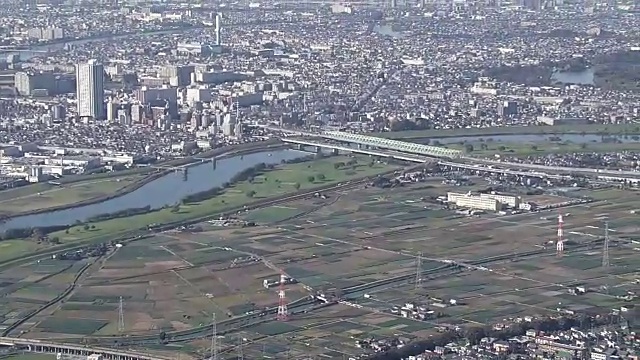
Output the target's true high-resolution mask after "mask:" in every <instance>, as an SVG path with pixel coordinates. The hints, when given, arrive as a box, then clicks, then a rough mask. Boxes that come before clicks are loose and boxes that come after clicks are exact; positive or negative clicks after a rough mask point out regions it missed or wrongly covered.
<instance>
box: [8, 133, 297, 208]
mask: <svg viewBox="0 0 640 360" xmlns="http://www.w3.org/2000/svg"><path fill="white" fill-rule="evenodd" d="M249 144H250V145H252V146H250V147H247V148H240V149H238V148H237V147H235V146H226V147H222V148H219V149H214V150H211V151H208V152H205V153H202V154H198V155H196V156H197V157H199V158H213V157H216V159H220V160H221V159H225V158H228V157H233V156H242V155H248V154H253V153H258V152H265V151H276V150H280V149H284V148H287V147H288V145H285V144H283V143H273V142H271V143H264V142H262V143H249ZM243 145H244V144H243ZM172 163H174V164H172ZM200 163H201V161H200V160H198V159H195V158H194V157H191V158H185V159H179V160H173V161H169V162H165V163H160V164H158V165H159V166H163V167H164V166H168V167H171V166H184V167H190V166H195V165H200ZM175 164H180V165H175ZM138 169H141V170H142V174H145V173H147V172H150V171H154V170H149V168H138ZM138 169H132V170H134V171H136V170H138ZM126 171H129V170H125V172H126ZM172 171H173V170H155V172H153V173H150V174H149V175H147V176H145V177H144V178H142V179H140V180H138V181H136V182H135V183H133V184H129V185H127V186H125V187H123V188H122V189H120V190H118V191H116V192H114V193H112V194H109V195H104V196H98V197H94V198H91V199H87V200H83V201H79V202H73V203H69V204H64V205H59V206H52V207H47V208H41V209H34V210H29V211H22V212H17V213H12V214H10V215H7V216H0V221H8V220H11V219H12V218H16V217H20V216H29V215H36V214H42V213H46V212H53V211H60V210H66V209H73V208H77V207H81V206H87V205H93V204H96V203H100V202H103V201H108V200H111V199H115V198H117V197H120V196H123V195H127V194H129V193H131V192H133V191H136V190H138V189H139V188H141V187H142V186H144V185H147V184H149V183H150V182H153V181H155V180H157V179H159V178H161V177H163V176H165V175H167V174H169V173H171V172H172ZM109 174H112V175H111V177H122V176H123V175H125V176H126V175H135V173H132V172H129V173H124V174H123V172H119V171H116V172H112V173H109ZM87 176H88V177H89V178H90V180H98V179H107V178H109V177H108V176H105V177H94V176H93V175H87ZM77 182H79V181H74V182H68V183H65V184H73V183H77ZM27 186H29V185H27Z"/></svg>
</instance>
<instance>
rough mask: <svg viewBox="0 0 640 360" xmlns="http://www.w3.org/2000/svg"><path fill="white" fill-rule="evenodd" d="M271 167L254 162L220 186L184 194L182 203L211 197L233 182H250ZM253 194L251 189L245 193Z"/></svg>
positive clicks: (271, 167)
mask: <svg viewBox="0 0 640 360" xmlns="http://www.w3.org/2000/svg"><path fill="white" fill-rule="evenodd" d="M271 169H273V165H267V164H265V163H259V164H256V165H254V166H252V167H250V168H248V169H245V170H242V171H241V172H239V173H237V174H236V175H234V176H233V177H232V178H231V180H229V182H225V183H224V184H222V186H216V187H214V188H211V189H209V190H205V191H200V192H197V193H195V194H191V195H187V196H185V197H184V198H182V203H183V204H185V205H186V204H193V203H197V202H200V201H204V200H209V199H213V198H214V197H216V196H218V195H220V194H221V193H222V191H224V189H226V188H228V187H229V186H231V184H234V183H237V182H240V181H249V182H251V181H253V178H254V177H256V176H257V175H260V174H262V173H263V172H265V171H266V170H271ZM255 194H256V193H255V191H252V190H250V191H247V193H246V195H247V196H248V197H253V196H254V195H255Z"/></svg>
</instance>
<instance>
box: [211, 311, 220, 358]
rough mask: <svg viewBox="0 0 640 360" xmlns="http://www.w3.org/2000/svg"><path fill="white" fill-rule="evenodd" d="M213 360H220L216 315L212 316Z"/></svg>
mask: <svg viewBox="0 0 640 360" xmlns="http://www.w3.org/2000/svg"><path fill="white" fill-rule="evenodd" d="M211 360H218V329H217V323H216V313H213V315H212V316H211Z"/></svg>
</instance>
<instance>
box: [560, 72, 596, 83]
mask: <svg viewBox="0 0 640 360" xmlns="http://www.w3.org/2000/svg"><path fill="white" fill-rule="evenodd" d="M594 78H595V73H594V71H593V69H585V70H583V71H557V72H554V73H553V74H552V75H551V80H554V81H557V82H559V83H562V84H566V85H569V84H576V85H593V84H594Z"/></svg>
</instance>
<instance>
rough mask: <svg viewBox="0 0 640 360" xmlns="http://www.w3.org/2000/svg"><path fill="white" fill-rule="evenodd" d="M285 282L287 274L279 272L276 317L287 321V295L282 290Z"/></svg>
mask: <svg viewBox="0 0 640 360" xmlns="http://www.w3.org/2000/svg"><path fill="white" fill-rule="evenodd" d="M286 282H287V276H286V275H285V274H284V273H281V274H280V288H279V290H278V297H279V298H280V299H279V302H278V315H276V318H277V319H278V320H279V321H287V320H289V311H288V310H287V295H286V293H285V290H284V285H285V284H286Z"/></svg>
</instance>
